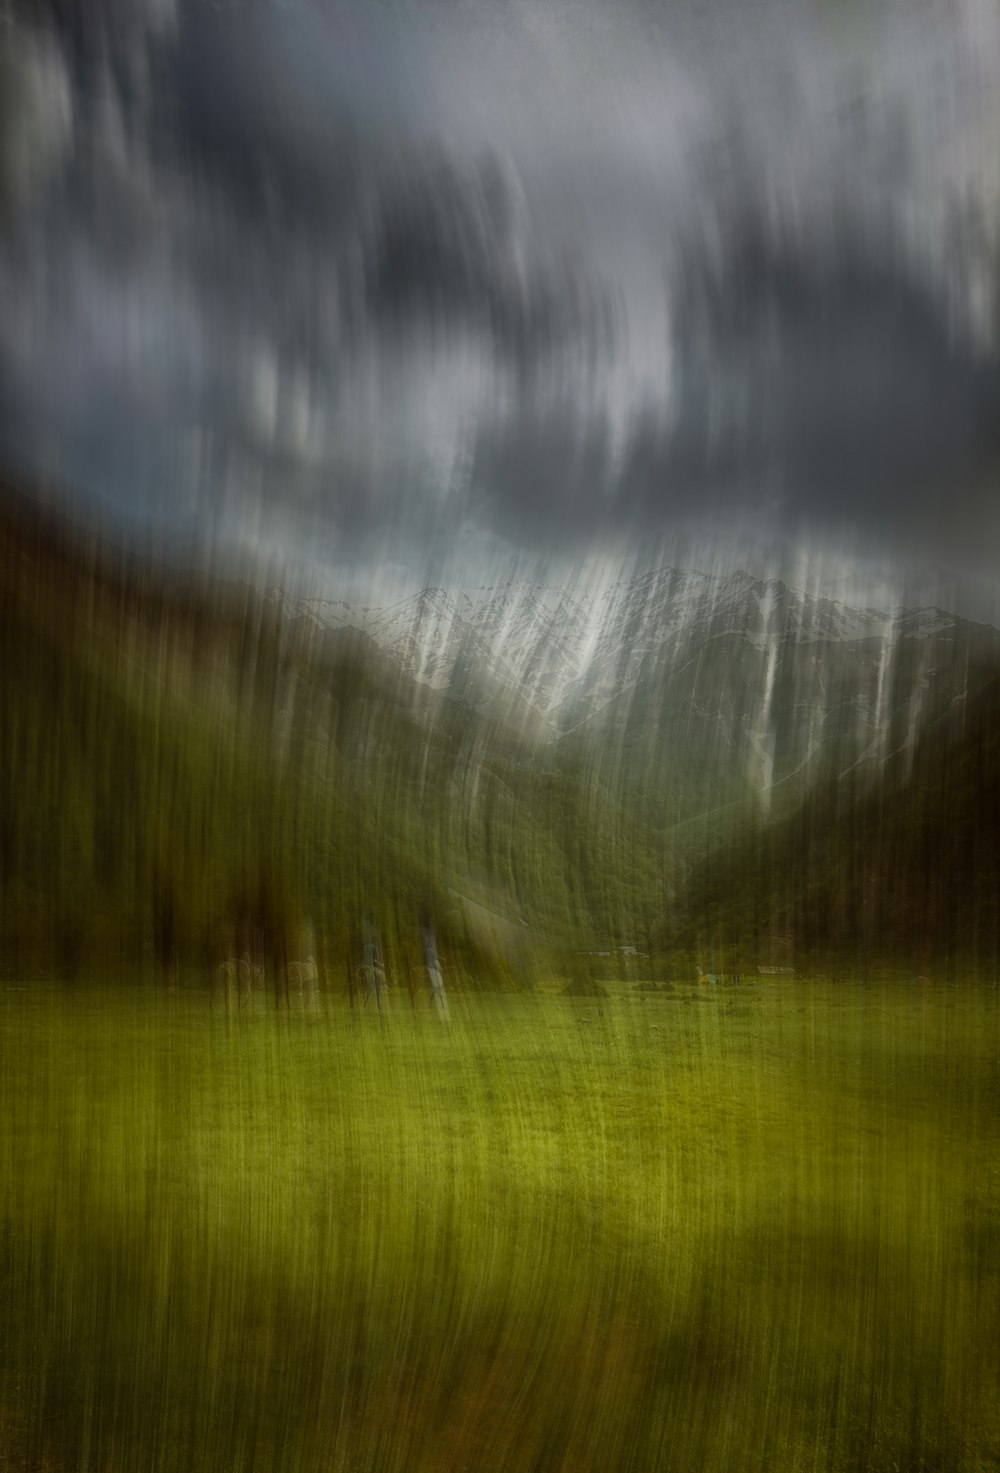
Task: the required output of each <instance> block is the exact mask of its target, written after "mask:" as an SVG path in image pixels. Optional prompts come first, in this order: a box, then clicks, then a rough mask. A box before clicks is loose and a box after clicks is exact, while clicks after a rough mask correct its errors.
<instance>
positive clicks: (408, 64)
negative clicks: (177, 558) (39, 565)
mask: <svg viewBox="0 0 1000 1473" xmlns="http://www.w3.org/2000/svg"><path fill="white" fill-rule="evenodd" d="M873 11H877V12H878V18H877V19H873V18H872V14H871V12H873ZM0 17H2V19H0V45H2V58H0V68H2V70H0V99H2V101H0V307H2V310H0V450H2V452H3V453H4V454H5V455H6V456H7V457H8V458H9V459H11V460H12V461H15V462H17V463H19V464H22V465H25V466H27V467H31V468H34V469H36V470H39V471H43V472H45V473H48V474H51V475H54V476H57V477H58V478H60V479H61V480H63V481H65V482H66V483H68V484H71V485H74V486H76V487H80V488H83V489H84V490H85V491H86V492H87V493H89V494H91V495H93V496H95V497H99V498H101V499H102V501H103V503H104V504H105V505H108V504H110V505H111V506H113V507H114V508H116V509H118V510H119V511H120V512H121V513H122V514H123V515H127V516H128V517H129V518H131V519H132V520H133V521H135V520H136V519H138V520H139V521H140V522H145V521H146V520H147V519H148V520H149V521H150V522H151V523H154V524H156V525H169V526H182V527H187V526H190V525H192V524H195V525H197V526H199V527H201V528H203V529H204V533H205V535H206V536H211V537H212V538H217V539H219V540H220V541H240V542H244V543H246V544H248V545H250V546H254V547H256V548H258V549H261V550H264V551H266V550H269V549H274V550H275V551H276V552H277V553H278V555H279V556H280V555H283V554H284V553H288V554H290V555H293V556H294V555H307V556H308V557H310V558H312V559H314V560H316V561H317V562H318V563H320V564H322V565H324V566H326V567H329V568H331V569H333V570H334V571H335V572H336V570H338V569H352V570H357V569H358V568H368V567H389V568H390V569H392V570H394V572H395V574H396V575H398V577H399V578H400V579H402V580H406V579H413V580H416V581H423V580H424V579H425V578H429V577H435V578H437V577H439V576H440V577H441V578H444V577H454V576H456V570H457V572H458V573H464V574H465V575H466V576H472V574H473V571H474V570H480V569H482V568H484V567H486V566H488V565H489V564H490V563H503V561H504V559H505V558H509V557H510V556H512V555H513V554H515V553H516V554H519V555H520V556H521V558H522V560H523V561H524V562H525V563H526V564H527V565H531V566H538V565H540V564H541V563H545V562H547V563H549V564H550V565H551V566H555V567H567V566H574V565H578V564H579V565H583V564H587V563H593V562H594V560H595V559H597V560H598V561H599V560H601V559H604V560H605V562H606V563H607V562H608V560H611V561H612V562H613V561H614V560H618V561H619V562H621V563H623V564H624V563H627V562H628V560H629V559H630V558H631V557H633V556H637V557H639V558H644V559H660V560H666V559H667V558H669V557H670V556H673V557H675V558H678V557H681V556H685V557H689V558H691V559H696V560H698V561H700V562H701V563H703V564H704V563H706V562H708V561H710V560H711V559H712V557H716V558H717V560H718V561H719V562H720V563H725V562H726V560H727V559H730V558H733V557H736V558H737V559H738V558H739V557H741V556H742V557H744V560H746V559H747V558H749V559H752V557H753V556H754V555H756V554H755V549H756V551H757V553H759V551H760V549H762V548H763V549H767V548H769V547H770V548H773V547H775V546H778V545H781V546H785V547H787V548H789V549H791V551H790V552H789V553H788V556H789V557H790V558H792V559H793V562H794V560H795V559H798V562H797V563H796V564H795V565H796V566H801V565H802V559H803V558H805V559H806V561H807V562H809V560H810V559H811V560H812V561H811V562H809V565H810V566H813V567H815V566H820V565H822V566H824V567H826V568H827V569H828V570H832V575H836V577H837V578H840V579H841V580H842V581H843V580H846V582H845V587H846V583H847V582H849V581H850V575H851V570H852V568H854V567H858V568H861V569H864V568H870V569H875V570H885V569H889V570H892V569H894V568H898V569H909V570H911V575H912V576H919V574H912V570H914V569H916V570H920V569H926V568H927V567H932V568H938V567H950V568H953V569H956V570H957V571H958V572H959V574H961V575H966V574H968V575H969V577H970V579H972V578H978V579H979V580H980V582H979V583H978V584H976V585H973V584H972V583H970V586H976V587H978V588H979V589H980V590H982V589H983V588H984V587H986V588H987V589H988V588H989V587H991V586H992V584H993V581H994V571H993V570H994V569H997V568H1000V500H998V493H997V486H998V485H1000V476H998V461H1000V455H998V452H1000V372H998V370H1000V357H998V346H1000V345H998V341H997V337H998V327H1000V303H998V299H997V293H998V288H1000V240H998V231H1000V165H998V159H1000V148H998V147H997V140H998V139H1000V16H998V10H997V7H996V5H995V3H994V0H907V3H905V4H904V3H899V4H895V3H891V0H882V3H880V4H879V5H878V6H873V5H869V4H864V5H862V4H861V3H860V0H857V3H855V0H816V3H814V4H812V5H810V4H807V3H803V0H658V3H654V0H601V3H594V0H574V3H573V4H572V5H569V4H565V3H564V0H424V3H422V4H420V5H416V4H407V3H405V0H392V3H388V0H386V3H383V4H378V3H374V0H367V3H364V0H350V3H347V0H337V3H333V0H280V3H279V0H244V3H240V0H217V3H209V0H78V3H74V0H24V3H23V4H21V3H17V0H14V3H11V0H0ZM832 575H831V576H832ZM989 596H991V595H988V597H989Z"/></svg>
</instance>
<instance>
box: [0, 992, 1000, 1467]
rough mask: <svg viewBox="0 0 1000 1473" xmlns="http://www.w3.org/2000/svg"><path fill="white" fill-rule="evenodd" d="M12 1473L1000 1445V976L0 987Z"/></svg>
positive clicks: (992, 1458)
mask: <svg viewBox="0 0 1000 1473" xmlns="http://www.w3.org/2000/svg"><path fill="white" fill-rule="evenodd" d="M0 1029H2V1032H0V1113H2V1132H0V1310H2V1322H0V1469H3V1470H6V1469H32V1470H39V1473H41V1470H49V1469H52V1470H55V1469H59V1470H62V1469H74V1470H76V1469H79V1470H87V1473H105V1470H107V1473H139V1470H142V1473H160V1470H170V1473H174V1470H177V1473H201V1470H213V1473H216V1470H218V1473H223V1470H224V1473H231V1470H239V1473H243V1470H251V1469H252V1470H258V1473H265V1470H267V1473H274V1470H282V1473H283V1470H289V1473H291V1470H300V1469H301V1470H314V1469H315V1470H329V1473H334V1470H344V1473H404V1470H405V1473H462V1470H477V1473H478V1470H497V1473H500V1470H532V1473H556V1470H567V1473H568V1470H574V1473H575V1470H591V1469H592V1470H595V1473H596V1470H602V1473H615V1470H625V1469H634V1470H638V1473H646V1470H656V1469H671V1470H673V1469H676V1470H679V1473H714V1470H718V1473H722V1470H725V1473H739V1470H750V1469H753V1470H765V1469H766V1470H781V1473H793V1470H821V1469H822V1470H827V1469H830V1470H845V1473H846V1470H869V1469H870V1470H880V1473H881V1470H884V1473H892V1470H896V1469H898V1470H900V1473H913V1470H918V1469H927V1470H931V1469H934V1470H941V1473H945V1470H947V1473H959V1470H965V1469H970V1470H971V1469H995V1468H998V1467H1000V1394H998V1387H1000V1357H998V1345H1000V995H998V994H997V993H995V992H978V991H974V990H971V989H970V990H967V991H963V990H962V989H958V988H956V989H948V990H945V989H941V990H936V989H922V990H920V991H916V990H914V989H911V988H909V987H899V988H883V989H879V988H877V987H874V986H870V987H868V988H860V987H856V986H852V987H847V986H842V987H836V988H835V987H832V986H823V985H821V984H801V983H780V984H779V983H773V982H772V983H769V984H765V983H763V982H762V983H761V984H760V985H758V986H757V987H753V988H743V989H739V990H737V989H734V990H725V991H723V990H718V989H698V988H694V987H690V988H687V987H678V988H677V989H676V990H675V991H674V992H672V993H668V994H665V995H652V994H647V995H639V994H636V993H629V992H628V990H627V989H624V988H620V989H618V990H615V991H613V992H612V993H611V995H609V996H608V998H606V999H604V1000H594V1001H589V1000H588V1001H575V1000H574V1001H570V1000H565V999H559V998H555V997H524V996H518V997H499V996H493V997H490V996H487V997H481V996H480V997H475V998H472V997H470V998H455V999H453V1021H452V1024H451V1026H450V1027H448V1028H445V1027H442V1026H441V1024H440V1023H439V1021H438V1020H437V1018H436V1017H435V1016H434V1015H433V1014H431V1013H430V1012H422V1013H419V1014H417V1015H416V1016H414V1015H412V1014H411V1013H410V1011H409V1008H408V1006H406V1004H405V999H394V1009H393V1011H392V1013H391V1014H390V1015H389V1016H388V1017H387V1018H385V1019H381V1020H380V1019H379V1018H378V1017H377V1016H375V1015H352V1014H351V1013H350V1012H349V1011H348V1010H347V1008H346V1006H344V1005H343V1004H342V1003H341V1002H339V1001H337V1002H336V1003H330V1004H329V1005H328V1006H326V1007H325V1008H323V1009H321V1010H320V1011H317V1012H316V1013H315V1014H308V1013H296V1012H294V1011H293V1012H292V1013H291V1014H276V1013H275V1012H274V1011H273V1009H272V1010H269V1011H267V1010H264V1008H263V1004H262V1002H260V1003H259V1004H258V1010H257V1011H256V1012H254V1013H252V1014H248V1013H246V1012H244V1013H240V1012H236V1013H235V1014H233V1015H228V1016H227V1015H226V1014H225V1013H224V1012H222V1011H219V1010H216V1011H214V1012H213V1011H212V1009H211V1008H210V1006H209V1003H208V1000H207V998H203V997H201V996H195V995H190V994H186V993H183V992H181V993H174V994H168V995H164V994H162V993H158V994H153V993H149V992H139V991H135V992H127V991H125V992H123V991H118V992H115V993H103V994H96V993H94V994H79V993H78V994H67V993H61V992H56V991H53V990H51V989H49V990H37V989H30V990H27V991H17V992H15V991H7V992H3V993H0Z"/></svg>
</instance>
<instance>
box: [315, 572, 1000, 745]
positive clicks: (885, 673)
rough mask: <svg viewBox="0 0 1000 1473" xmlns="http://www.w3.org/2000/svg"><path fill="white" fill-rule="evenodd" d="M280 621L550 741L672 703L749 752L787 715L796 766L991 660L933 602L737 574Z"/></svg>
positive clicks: (326, 607)
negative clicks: (916, 604) (886, 604)
mask: <svg viewBox="0 0 1000 1473" xmlns="http://www.w3.org/2000/svg"><path fill="white" fill-rule="evenodd" d="M286 612H288V613H290V614H293V615H295V616H297V617H299V618H302V619H304V620H307V621H309V622H310V623H312V624H313V625H315V627H317V628H319V629H323V628H337V627H345V626H347V627H355V628H358V629H361V630H363V631H364V632H365V633H367V634H368V635H369V636H370V637H371V638H372V639H373V640H374V641H375V642H376V643H377V644H378V645H379V646H380V647H381V648H382V650H383V651H384V652H385V653H386V654H387V655H388V656H390V657H391V658H392V660H393V661H394V662H396V663H398V665H399V666H400V667H401V668H402V669H403V670H404V671H405V672H406V673H407V674H409V675H410V676H412V677H413V678H414V679H416V680H418V681H420V682H422V683H424V684H426V685H429V686H431V687H433V688H434V689H436V690H439V691H446V692H448V693H449V694H451V695H453V696H455V697H457V698H460V699H462V700H464V701H466V702H467V703H468V704H470V705H472V706H474V707H475V708H477V709H479V710H482V711H489V712H491V713H505V714H508V715H510V716H517V717H519V718H520V719H521V720H522V721H523V720H527V719H528V717H529V716H530V715H533V716H534V718H535V719H536V721H537V722H538V723H539V724H540V725H541V726H542V728H543V730H544V732H545V734H546V735H547V736H548V737H549V739H554V738H557V737H559V736H561V735H564V734H566V733H568V732H570V731H577V732H579V731H581V730H583V729H584V728H585V727H587V726H588V725H592V726H596V727H599V728H601V729H603V730H604V731H605V732H606V731H607V730H608V729H609V728H611V727H620V726H622V725H623V724H626V725H629V726H631V727H633V728H635V727H636V725H637V724H638V728H639V729H640V730H642V731H645V732H646V733H647V734H648V733H649V730H650V726H651V723H652V722H653V720H654V715H655V716H656V717H657V719H659V718H660V717H662V718H664V719H665V718H666V717H667V716H668V715H669V714H672V717H673V721H674V723H675V722H676V719H677V715H678V707H679V708H680V710H681V711H682V712H687V713H688V714H689V715H690V717H691V718H692V719H693V717H694V716H695V715H697V714H698V713H704V714H707V715H708V717H709V718H710V719H711V720H712V721H713V722H715V723H720V724H721V728H720V729H721V730H724V731H731V728H732V726H733V722H734V720H735V721H736V722H737V724H738V725H740V726H742V727H743V728H744V729H745V730H746V731H747V732H748V733H751V734H753V740H752V742H751V745H757V746H760V745H761V744H762V743H763V744H765V745H767V744H768V743H770V744H771V745H777V746H780V745H781V741H782V730H783V729H784V728H785V727H787V726H788V724H789V722H792V723H793V724H794V725H795V726H796V727H797V728H802V733H801V735H800V737H799V738H798V739H792V734H791V733H790V732H785V735H784V740H785V742H786V744H790V746H791V748H792V749H793V750H794V754H795V756H796V757H801V756H802V755H803V752H802V750H801V749H802V743H803V742H805V746H806V747H809V746H815V745H816V743H817V742H822V741H823V737H822V735H821V729H826V728H829V726H830V723H831V721H832V720H834V719H836V722H837V724H838V726H839V728H840V730H841V734H842V735H843V729H844V726H845V723H846V726H847V727H848V728H849V729H850V730H852V731H853V732H854V737H853V739H852V740H851V741H848V742H847V743H846V747H845V751H844V753H843V755H844V757H845V758H847V757H851V760H856V759H857V758H858V757H859V756H860V755H861V753H862V751H863V750H864V748H865V747H866V746H868V745H870V744H871V742H872V741H876V740H877V739H879V738H880V737H883V736H884V737H886V738H888V737H889V736H890V734H893V735H894V736H895V737H898V738H905V737H906V736H907V734H908V735H909V736H910V737H911V738H912V735H913V734H914V733H915V731H916V730H917V729H919V727H920V726H921V725H922V724H923V720H924V719H925V718H926V717H927V716H928V715H930V714H931V711H932V709H939V707H940V699H941V697H942V696H943V695H944V696H946V704H947V702H948V701H950V700H951V699H952V698H961V697H963V696H964V695H965V693H966V692H967V690H968V688H969V683H970V681H972V682H973V684H975V683H976V682H977V681H978V680H979V679H980V677H981V676H982V675H983V673H984V672H986V671H988V670H993V669H995V668H997V667H998V666H1000V634H998V633H997V631H996V630H994V629H991V628H989V627H988V626H985V625H976V624H971V623H969V622H968V621H966V620H962V619H959V618H958V617H957V616H955V615H952V614H949V613H946V612H944V611H942V610H940V609H931V608H921V609H896V610H885V609H876V608H853V607H850V606H848V605H846V604H843V603H838V602H836V601H834V600H831V599H827V598H820V597H815V596H813V595H811V594H808V593H802V592H797V591H795V590H792V589H790V588H788V587H787V586H786V585H785V584H783V583H781V582H778V581H776V580H769V581H761V580H757V579H754V578H753V577H752V576H751V575H749V574H747V573H735V574H732V575H730V576H727V577H713V576H711V575H708V574H705V573H700V572H697V571H695V570H691V569H677V568H665V569H662V570H659V571H656V572H653V573H648V574H643V575H641V576H639V577H636V578H634V579H631V580H626V581H622V582H620V583H615V584H612V585H611V586H609V587H605V588H603V589H598V590H588V589H583V590H578V589H574V590H567V589H564V588H560V587H558V586H553V585H538V584H532V583H528V582H507V583H503V584H500V585H494V586H489V587H479V588H467V589H462V590H456V591H448V590H444V589H440V588H427V589H424V590H423V591H422V592H421V593H419V594H416V595H414V596H413V597H411V598H406V599H403V600H401V601H399V602H398V603H396V604H393V605H391V606H389V607H386V608H376V607H371V606H368V607H357V606H352V605H350V604H347V603H344V602H336V601H325V602H324V601H319V600H298V601H296V602H292V603H291V604H289V605H287V606H286ZM710 672H711V679H709V678H708V677H709V673H710ZM668 698H669V705H670V706H671V707H672V708H673V709H672V713H670V712H668V711H665V710H663V709H662V708H663V707H664V703H665V701H667V700H668ZM922 713H923V714H922ZM748 739H749V738H748ZM859 743H860V745H859ZM762 760H763V759H762ZM776 760H779V759H778V758H777V757H776ZM765 765H766V764H765ZM782 765H786V764H783V763H782V762H781V761H780V760H779V766H782Z"/></svg>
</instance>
